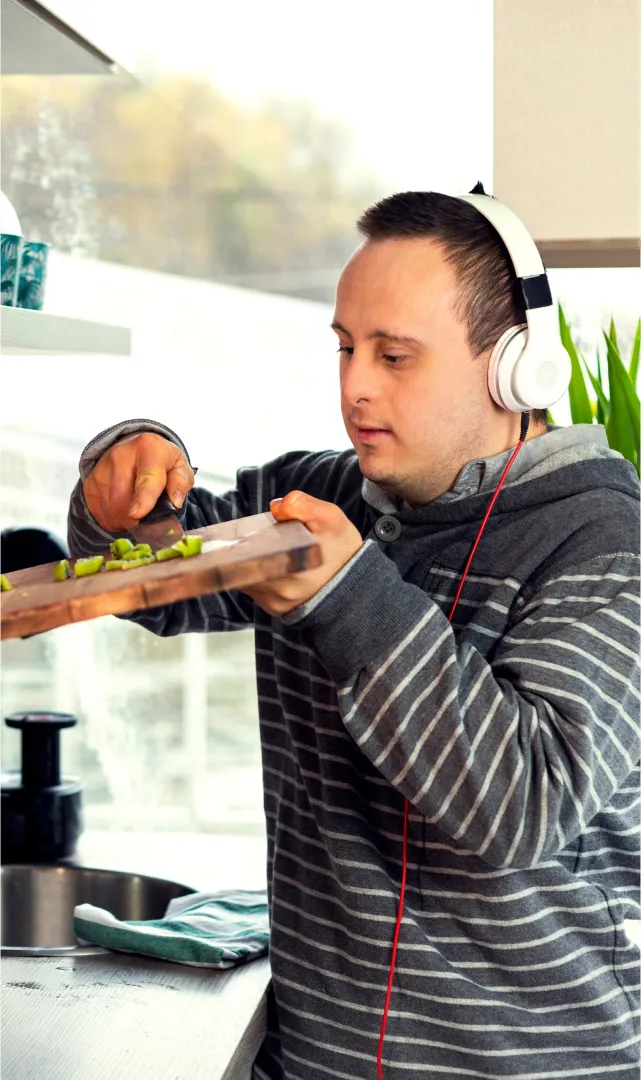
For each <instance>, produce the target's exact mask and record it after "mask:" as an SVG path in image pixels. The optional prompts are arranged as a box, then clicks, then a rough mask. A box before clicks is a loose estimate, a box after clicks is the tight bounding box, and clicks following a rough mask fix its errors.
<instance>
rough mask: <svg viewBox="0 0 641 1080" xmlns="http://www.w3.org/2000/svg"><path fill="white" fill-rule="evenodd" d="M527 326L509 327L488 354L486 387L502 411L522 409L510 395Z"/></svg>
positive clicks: (520, 410) (523, 346)
mask: <svg viewBox="0 0 641 1080" xmlns="http://www.w3.org/2000/svg"><path fill="white" fill-rule="evenodd" d="M527 338H528V334H527V324H524V325H523V326H511V327H510V329H509V330H506V331H505V333H504V334H501V337H500V338H499V340H498V341H497V343H496V345H495V346H494V348H493V349H492V352H491V354H490V360H489V364H488V368H487V385H488V389H489V391H490V394H491V395H492V398H493V399H494V401H495V402H496V404H497V405H500V406H501V408H502V409H508V411H509V412H522V411H523V408H522V406H521V405H520V404H519V402H518V401H517V400H516V398H515V397H514V395H513V394H512V389H511V387H512V377H513V375H514V369H515V367H516V365H517V363H518V361H519V360H520V359H521V356H522V355H523V350H524V349H525V346H526V344H527Z"/></svg>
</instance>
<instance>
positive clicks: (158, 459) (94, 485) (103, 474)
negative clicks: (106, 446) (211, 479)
mask: <svg viewBox="0 0 641 1080" xmlns="http://www.w3.org/2000/svg"><path fill="white" fill-rule="evenodd" d="M193 484H194V474H193V471H192V469H191V468H190V466H189V463H188V462H187V460H186V458H185V456H184V454H183V453H182V452H181V450H180V449H179V447H177V446H176V445H175V443H172V442H169V440H167V439H164V438H162V436H160V435H155V434H152V433H151V432H143V433H142V434H140V435H134V436H129V437H128V438H126V439H122V440H120V441H119V442H117V443H116V444H115V445H114V446H112V447H111V449H110V450H108V451H107V452H106V453H105V454H103V456H102V457H101V459H100V461H98V463H97V464H96V466H95V468H94V469H93V471H92V472H91V474H90V475H89V476H88V477H87V479H86V480H85V482H84V485H83V486H84V493H85V500H86V502H87V506H88V507H89V510H90V511H91V513H92V514H93V516H94V518H95V519H96V521H97V522H98V523H99V524H100V525H101V526H102V527H103V528H104V529H106V530H107V531H108V532H118V531H122V530H128V529H130V528H131V527H132V526H134V525H136V524H137V523H138V522H139V521H140V519H141V518H143V517H145V516H146V515H147V514H148V513H149V512H150V511H151V510H153V508H154V506H155V505H156V502H157V501H158V497H159V496H160V495H161V493H162V492H163V491H164V490H165V489H166V490H167V493H168V495H169V498H170V499H171V500H172V502H173V503H174V505H176V506H181V505H182V503H183V502H184V499H185V496H186V495H187V492H188V491H189V490H190V489H191V488H192V487H193Z"/></svg>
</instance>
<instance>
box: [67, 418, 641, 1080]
mask: <svg viewBox="0 0 641 1080" xmlns="http://www.w3.org/2000/svg"><path fill="white" fill-rule="evenodd" d="M141 430H150V431H156V432H158V433H160V434H162V435H164V436H165V437H167V438H169V439H171V440H173V441H174V442H177V443H178V445H180V446H181V447H182V446H183V444H182V443H181V441H180V439H179V438H178V437H177V436H176V435H175V434H174V433H173V432H171V431H170V430H169V429H167V428H165V427H164V426H163V425H160V424H156V423H154V422H151V421H131V422H129V423H127V424H123V425H118V426H117V427H115V428H112V429H110V430H109V431H107V432H104V433H103V434H102V435H100V436H98V438H97V439H95V440H94V441H93V442H92V443H90V444H89V446H88V447H87V448H86V450H85V452H84V453H83V457H82V459H81V476H83V477H84V476H86V475H87V474H88V473H89V471H90V470H91V468H92V467H93V465H94V464H95V462H96V460H97V459H98V457H99V456H100V455H101V454H102V453H103V452H104V451H105V449H106V448H107V447H108V446H109V445H111V444H112V443H113V442H115V441H116V440H117V439H118V438H121V437H123V436H124V435H126V434H129V433H131V432H132V431H141ZM183 449H184V447H183ZM508 454H509V452H506V453H505V454H499V455H497V456H496V457H494V458H489V459H485V460H480V461H476V462H470V463H469V464H468V465H467V466H466V467H465V468H464V469H463V471H462V472H461V474H460V475H459V477H458V479H457V481H456V483H455V485H454V487H453V488H452V490H450V491H449V492H446V493H445V494H444V495H442V496H441V497H439V498H437V499H436V500H434V501H433V502H432V503H430V504H429V505H427V506H425V507H422V508H419V509H407V508H403V507H402V505H397V504H396V503H395V502H393V501H391V500H390V498H389V497H388V496H386V495H385V493H384V492H382V491H381V490H380V489H378V488H376V486H375V485H373V484H371V483H370V482H369V481H363V478H362V475H361V473H360V470H359V466H358V461H357V459H356V456H355V455H354V453H353V452H352V451H345V452H341V453H336V452H326V453H302V452H301V453H298V452H295V453H289V454H285V455H284V456H282V457H280V458H278V459H277V460H275V461H272V462H271V463H269V464H267V465H265V466H264V467H261V468H243V469H241V470H240V471H239V473H238V477H237V486H236V488H235V490H233V491H230V492H229V493H227V494H226V495H220V496H218V495H212V494H211V493H209V492H208V491H206V490H204V489H202V488H200V487H196V488H194V489H193V490H192V492H191V493H190V495H189V497H188V499H187V500H186V503H185V506H184V507H183V510H182V511H181V515H182V523H183V526H184V527H185V528H198V527H200V526H204V525H209V524H211V523H213V522H217V521H226V520H229V519H230V518H234V517H242V516H245V515H248V514H255V513H258V512H261V511H265V510H267V509H268V507H269V501H270V499H272V498H274V497H276V496H282V495H285V494H286V493H287V492H288V491H290V490H292V489H300V490H303V491H307V492H309V493H310V494H311V495H314V496H316V497H317V498H320V499H325V500H328V501H331V502H334V503H336V504H337V505H339V506H340V507H341V508H342V509H343V511H344V512H345V514H346V515H347V516H348V517H349V518H350V520H351V521H352V522H353V523H354V524H355V525H356V527H357V528H358V529H359V530H360V532H361V535H362V536H363V539H364V541H365V543H364V545H363V547H362V548H361V549H360V551H359V553H358V554H357V555H356V556H355V557H354V558H353V559H352V560H351V562H350V563H348V564H347V566H346V567H345V568H344V570H343V571H341V573H339V574H338V575H337V576H336V577H335V578H334V579H332V581H331V582H330V583H329V584H328V585H327V586H326V587H325V588H324V589H322V590H321V591H320V592H319V593H318V594H317V595H316V596H315V597H314V598H313V599H312V600H311V601H310V602H309V603H308V604H306V605H304V606H303V607H301V608H299V609H297V610H296V611H295V612H292V613H291V614H289V615H288V616H286V617H284V618H283V619H280V620H279V619H273V618H271V617H270V616H268V615H266V614H265V613H264V612H262V611H261V610H260V609H259V608H257V607H255V606H254V604H253V602H252V601H251V600H250V599H249V598H248V597H247V596H245V595H244V594H241V593H236V592H228V593H222V594H217V595H213V596H206V597H203V598H201V599H198V600H192V601H187V602H185V601H183V602H179V603H175V604H171V605H168V606H165V607H162V608H156V609H154V610H152V611H145V612H138V613H134V614H132V615H130V616H127V617H128V618H131V619H133V620H134V621H135V622H138V623H140V624H141V625H142V626H145V627H147V628H148V629H149V630H152V631H153V632H154V633H156V634H161V635H168V634H178V633H183V632H189V631H202V632H207V631H220V630H235V629H240V628H243V627H247V626H254V627H255V641H256V667H257V679H258V697H259V706H260V731H261V743H262V760H263V775H264V801H265V813H266V819H267V833H268V867H267V877H268V893H269V901H270V919H271V942H270V957H271V964H272V971H273V984H272V990H271V998H270V1007H269V1017H268V1035H267V1037H266V1039H265V1042H264V1045H263V1048H262V1050H261V1053H260V1055H259V1057H258V1059H257V1062H256V1064H255V1065H254V1077H255V1080H265V1078H270V1080H280V1078H283V1080H284V1078H286V1080H335V1078H350V1080H351V1078H356V1080H361V1078H362V1080H375V1078H376V1049H377V1041H378V1036H379V1030H380V1023H381V1016H382V1011H383V1007H384V1000H385V991H386V985H387V975H388V970H389V964H390V955H391V940H392V935H393V930H394V924H395V919H396V913H397V906H398V896H399V884H400V876H401V866H402V827H403V810H404V805H405V800H406V799H408V800H409V801H410V803H411V813H410V818H409V838H408V875H407V891H406V898H405V912H404V918H403V925H402V929H401V936H400V944H399V952H398V959H397V968H396V976H395V982H394V990H393V995H392V1000H391V1008H390V1014H389V1021H388V1025H387V1036H386V1041H385V1049H384V1059H383V1060H384V1076H385V1080H413V1078H416V1080H420V1078H422V1077H425V1078H428V1077H429V1078H432V1077H443V1078H447V1077H453V1078H469V1080H499V1078H501V1080H502V1078H507V1077H509V1078H510V1080H551V1078H558V1080H561V1078H563V1080H566V1078H569V1077H591V1078H593V1080H606V1078H609V1077H610V1076H611V1075H612V1074H616V1075H617V1077H618V1078H619V1080H638V1076H639V1066H638V1062H639V1008H638V1006H639V995H638V983H639V949H638V947H637V945H636V944H634V942H633V940H632V938H631V937H630V934H629V933H628V929H629V928H631V927H632V925H633V924H631V923H627V920H631V919H638V918H639V913H640V909H639V893H638V871H639V859H638V847H637V841H638V833H639V814H638V807H639V786H638V781H639V765H638V762H639V734H638V730H639V689H638V665H639V565H638V550H639V537H638V533H639V485H638V481H637V478H636V475H635V473H634V470H633V469H632V466H631V465H630V464H629V463H627V462H626V461H624V459H623V458H621V456H620V455H618V454H616V453H614V452H612V451H610V450H609V449H608V447H607V443H606V440H605V435H604V432H603V429H602V428H598V427H581V426H579V427H570V428H556V427H550V428H549V429H548V431H547V433H546V434H544V435H542V436H540V437H538V438H535V439H532V440H530V441H528V442H527V443H526V444H525V446H524V447H523V449H522V450H521V453H520V455H519V457H518V458H517V460H516V462H515V465H514V467H513V470H512V472H511V473H510V475H509V477H508V481H507V483H506V485H505V487H504V488H503V490H502V492H501V494H500V496H499V498H498V500H497V503H496V506H495V509H494V511H493V513H492V516H491V517H490V520H489V522H488V525H487V528H486V530H485V533H484V535H483V539H482V540H481V543H480V544H479V547H478V550H477V552H476V555H475V558H474V562H473V563H472V568H471V573H470V574H469V576H468V578H467V581H466V584H465V587H464V590H463V593H462V596H461V600H460V602H459V605H458V608H457V610H456V613H455V617H454V621H453V624H452V625H450V624H449V623H448V620H447V614H448V612H449V609H450V606H451V603H452V600H453V597H454V594H455V591H456V587H457V584H458V581H459V579H460V575H461V572H462V570H463V566H464V563H465V560H466V558H467V555H468V553H469V550H470V547H471V544H472V542H473V540H474V538H475V536H476V533H477V531H478V527H479V525H480V521H481V519H482V516H483V514H484V512H485V510H486V508H487V505H488V502H489V497H490V494H491V492H493V491H494V489H495V487H496V483H497V480H498V476H499V475H500V472H501V470H502V468H503V467H504V465H505V462H506V460H507V457H508ZM381 513H392V514H393V515H394V516H395V517H396V519H397V520H398V522H399V524H400V526H401V529H400V535H399V536H398V538H397V539H395V540H394V541H392V542H389V543H384V542H382V541H379V540H377V539H376V534H375V532H374V528H373V527H374V525H375V523H376V520H377V518H378V517H379V516H380V514H381ZM108 539H111V536H109V535H108V534H107V533H105V532H103V530H102V529H101V528H100V527H99V526H98V525H97V523H96V522H95V520H94V519H93V517H92V516H91V514H90V513H89V511H88V509H87V506H86V503H85V501H84V496H83V493H82V485H81V483H79V484H78V486H77V487H76V489H75V491H74V493H73V496H72V500H71V507H70V518H69V542H70V546H71V549H72V551H73V552H74V553H76V554H81V553H82V554H87V553H90V552H91V551H94V550H97V549H100V548H102V547H104V545H105V542H106V541H107V540H108Z"/></svg>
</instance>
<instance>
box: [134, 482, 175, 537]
mask: <svg viewBox="0 0 641 1080" xmlns="http://www.w3.org/2000/svg"><path fill="white" fill-rule="evenodd" d="M129 532H130V533H131V535H132V536H133V538H134V540H135V542H136V543H137V544H149V546H150V548H151V550H152V551H158V549H159V548H165V547H171V545H172V544H175V543H176V540H181V539H182V537H183V530H182V526H181V524H180V522H179V520H178V518H177V517H176V508H175V507H174V506H173V505H172V503H171V502H170V501H169V496H168V495H167V492H166V491H163V493H162V495H161V496H160V498H159V499H158V502H157V503H156V505H155V506H154V508H153V510H151V511H150V513H148V514H147V516H146V517H144V518H141V520H140V521H139V522H138V524H137V525H135V526H134V527H133V528H132V529H130V530H129Z"/></svg>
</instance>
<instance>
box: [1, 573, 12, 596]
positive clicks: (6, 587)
mask: <svg viewBox="0 0 641 1080" xmlns="http://www.w3.org/2000/svg"><path fill="white" fill-rule="evenodd" d="M0 586H1V591H2V592H10V591H11V589H13V585H12V584H11V582H10V581H9V578H7V577H5V576H4V574H0Z"/></svg>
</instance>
